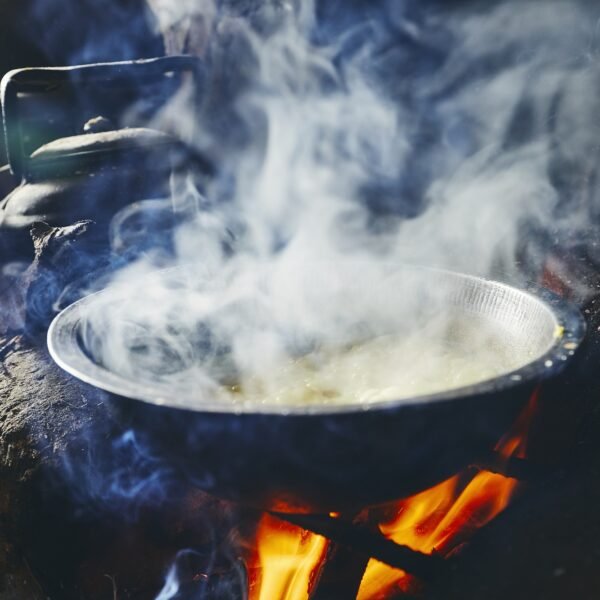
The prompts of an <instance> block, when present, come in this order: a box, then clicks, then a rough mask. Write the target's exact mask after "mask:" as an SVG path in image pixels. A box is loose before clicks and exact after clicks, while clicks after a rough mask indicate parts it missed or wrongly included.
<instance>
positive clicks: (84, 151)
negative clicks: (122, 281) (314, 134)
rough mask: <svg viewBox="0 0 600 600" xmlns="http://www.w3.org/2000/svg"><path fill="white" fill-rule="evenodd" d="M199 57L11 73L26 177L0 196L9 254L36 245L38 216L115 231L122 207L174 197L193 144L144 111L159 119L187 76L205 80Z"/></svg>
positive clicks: (12, 151) (14, 124) (9, 100)
mask: <svg viewBox="0 0 600 600" xmlns="http://www.w3.org/2000/svg"><path fill="white" fill-rule="evenodd" d="M198 65H199V61H198V59H196V58H194V57H189V56H174V57H163V58H156V59H147V60H141V61H132V62H123V63H105V64H95V65H84V66H76V67H53V68H37V69H20V70H16V71H11V72H10V73H8V74H7V75H5V77H4V78H3V80H2V87H1V96H2V109H3V120H4V132H5V138H6V150H7V155H8V162H9V165H10V171H11V173H12V174H13V176H14V177H15V178H16V180H17V181H20V183H19V184H18V187H16V188H15V189H14V191H12V193H10V194H9V195H8V196H7V197H6V198H4V200H3V201H2V202H1V203H0V248H2V250H3V256H2V258H3V259H6V258H7V256H11V255H12V256H14V257H22V256H26V255H29V254H31V252H32V246H31V240H30V238H29V229H30V228H31V225H32V224H33V223H35V222H39V221H44V222H46V223H48V224H49V225H52V226H66V225H71V224H73V223H74V222H75V221H79V220H83V219H90V220H93V221H94V222H95V223H96V226H97V228H98V229H99V230H100V231H107V229H108V225H109V223H110V221H111V219H112V218H113V216H114V215H115V214H116V213H117V212H118V211H119V210H120V209H122V208H123V207H125V206H127V205H130V204H132V203H134V202H137V201H140V200H145V199H148V198H167V197H169V195H170V178H171V175H172V173H173V169H176V168H178V167H177V165H176V163H178V164H179V165H181V163H182V162H184V159H183V158H182V157H183V155H184V153H185V148H184V146H183V144H182V143H181V142H180V140H178V139H176V138H175V137H173V136H172V135H170V134H168V133H165V132H163V131H159V130H158V129H152V128H149V127H145V126H142V125H137V124H136V120H137V122H143V119H146V120H148V121H150V122H152V114H154V113H155V112H156V111H157V110H159V109H160V107H161V105H163V104H164V103H165V102H166V100H167V99H168V96H169V94H172V93H174V90H175V89H176V88H177V86H178V85H180V84H181V81H180V79H181V78H182V77H186V76H187V77H189V76H190V74H191V78H192V82H193V85H194V88H195V89H196V90H197V87H198V80H199V73H200V70H199V66H198ZM149 90H150V91H149ZM151 98H152V99H153V100H154V106H153V105H152V102H151V101H150V99H151ZM131 106H135V107H136V111H135V113H134V111H132V109H131ZM66 107H67V110H65V108H66ZM127 111H129V112H127ZM132 114H133V116H132ZM123 115H125V117H126V118H125V119H124V118H123ZM124 121H125V122H126V123H127V125H126V126H125V127H122V126H121V127H119V126H120V125H122V123H123V122H124ZM65 134H66V135H65ZM195 158H196V162H198V160H197V159H198V157H195ZM205 166H206V168H207V169H208V165H207V164H206V165H205Z"/></svg>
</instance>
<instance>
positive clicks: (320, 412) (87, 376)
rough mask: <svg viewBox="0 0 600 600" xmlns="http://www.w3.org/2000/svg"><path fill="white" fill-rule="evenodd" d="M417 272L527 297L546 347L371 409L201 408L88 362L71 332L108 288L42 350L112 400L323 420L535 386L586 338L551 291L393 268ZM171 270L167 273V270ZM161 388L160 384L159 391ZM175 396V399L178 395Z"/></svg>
mask: <svg viewBox="0 0 600 600" xmlns="http://www.w3.org/2000/svg"><path fill="white" fill-rule="evenodd" d="M403 267H409V268H418V269H421V270H423V271H429V272H433V273H437V274H443V275H446V276H451V277H453V278H458V279H461V280H463V281H465V282H467V281H470V282H471V283H475V284H478V285H485V286H486V287H488V288H489V287H493V288H496V289H499V290H500V289H503V290H505V291H507V292H508V293H510V294H512V295H517V296H520V297H522V298H527V299H528V301H529V302H533V303H537V304H538V305H539V306H540V307H543V308H545V309H546V310H547V311H548V312H549V313H550V314H551V315H552V317H553V318H554V320H555V322H556V327H557V335H555V337H554V340H553V343H552V345H551V346H550V347H549V348H548V350H547V351H545V352H544V353H543V354H541V355H540V356H538V357H537V358H535V359H533V360H531V361H529V362H527V363H525V364H524V365H522V366H521V367H519V368H517V369H514V370H511V371H509V372H507V373H504V374H502V375H499V376H497V377H494V378H490V379H486V380H483V381H480V382H477V383H474V384H472V385H468V386H462V387H457V388H451V389H448V390H444V391H441V392H435V393H430V394H423V395H418V396H413V397H405V398H401V399H396V400H382V401H380V402H374V403H371V404H336V405H332V404H310V405H303V406H301V405H287V406H285V405H284V406H282V405H274V404H271V405H255V406H252V407H250V406H245V405H242V404H239V405H238V404H231V405H228V404H224V403H217V402H212V403H211V402H205V403H202V404H201V406H200V405H199V404H196V405H195V406H191V405H190V404H189V403H188V404H186V403H185V402H182V401H177V400H174V398H173V397H174V396H175V397H176V396H177V395H178V392H176V391H175V392H174V393H171V394H169V393H167V392H168V390H162V389H157V388H159V387H160V386H156V385H149V384H147V383H140V382H136V381H133V380H130V379H128V378H126V377H124V376H122V375H119V374H117V373H114V372H112V371H109V370H108V369H106V368H105V367H103V366H101V365H99V364H98V363H96V362H94V361H93V360H92V359H91V358H90V357H89V356H88V354H87V353H85V352H84V351H83V349H82V348H81V346H80V344H79V343H78V342H77V339H78V336H77V329H78V327H79V325H80V322H81V315H82V312H83V310H84V308H85V307H86V306H87V305H89V304H91V303H93V302H97V301H98V297H105V296H107V295H108V296H110V294H112V293H114V290H111V289H110V288H107V289H104V290H101V291H99V292H96V293H94V294H90V295H88V296H85V297H84V298H81V299H80V300H78V301H76V302H74V303H73V304H71V305H70V306H68V307H67V308H65V309H64V310H62V311H61V312H60V313H59V314H58V315H57V316H56V317H55V318H54V319H53V321H52V323H51V325H50V327H49V329H48V333H47V346H48V351H49V353H50V356H51V357H52V359H53V360H54V362H55V363H56V364H57V365H58V366H59V367H60V368H61V369H63V370H64V371H66V372H67V373H68V374H70V375H71V376H73V377H75V378H76V379H78V380H80V381H82V382H84V383H86V384H88V385H91V386H94V387H96V388H98V389H101V390H103V391H105V392H108V393H110V394H112V395H115V396H118V397H121V398H128V399H130V400H135V401H140V402H144V403H146V404H150V405H155V406H161V407H165V408H171V409H177V410H181V411H188V412H192V413H212V414H227V415H237V416H253V415H254V416H256V415H264V416H279V417H288V416H296V417H303V416H304V417H310V416H327V415H332V416H334V415H352V414H357V413H358V414H360V413H365V412H372V411H381V410H398V409H403V408H404V409H408V408H409V407H413V408H414V407H418V406H420V405H426V404H427V405H429V404H432V403H441V402H448V401H451V400H458V399H461V398H462V399H466V398H472V397H476V396H485V395H489V394H492V393H498V392H502V391H509V390H510V389H512V388H517V387H519V386H522V385H525V384H534V383H539V382H541V381H542V380H544V379H547V378H548V377H551V376H553V375H555V374H557V373H558V372H560V371H561V370H562V369H563V368H564V367H565V366H566V365H567V364H568V363H569V362H570V360H571V358H572V357H573V355H574V354H575V352H576V350H577V349H578V348H579V346H580V344H581V342H582V341H583V339H584V337H585V333H586V324H585V320H584V318H583V315H582V314H581V311H580V310H579V309H578V308H577V307H576V306H575V305H574V304H572V303H570V302H568V301H566V300H564V299H563V298H561V297H559V296H558V295H556V294H554V293H553V292H551V291H549V290H547V289H545V288H541V287H538V286H528V287H527V289H521V288H518V287H514V286H512V285H508V284H506V283H502V282H499V281H495V280H491V279H486V278H482V277H478V276H475V275H470V274H465V273H459V272H454V271H450V270H446V269H439V268H434V267H421V266H419V267H415V266H414V265H398V268H403ZM169 270H172V269H169ZM166 386H167V384H165V387H166ZM179 395H181V394H180V393H179Z"/></svg>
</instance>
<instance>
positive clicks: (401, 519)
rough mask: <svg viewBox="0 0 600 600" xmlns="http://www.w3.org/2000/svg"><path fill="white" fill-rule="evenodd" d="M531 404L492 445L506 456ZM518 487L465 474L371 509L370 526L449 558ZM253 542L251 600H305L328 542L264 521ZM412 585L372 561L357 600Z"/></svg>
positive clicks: (522, 432) (525, 426) (520, 441)
mask: <svg viewBox="0 0 600 600" xmlns="http://www.w3.org/2000/svg"><path fill="white" fill-rule="evenodd" d="M536 404H537V392H536V393H535V394H534V395H533V396H532V398H531V401H530V403H529V406H528V407H527V409H526V410H525V411H524V412H523V414H522V415H521V417H520V418H519V420H518V421H517V423H515V426H514V427H513V430H512V431H511V432H510V433H509V434H508V435H506V436H505V437H504V438H503V439H502V440H501V441H500V442H499V444H498V445H497V447H496V451H497V452H498V453H499V454H500V455H502V456H503V457H505V458H507V459H508V458H510V457H519V458H522V457H523V455H524V453H525V446H526V437H527V432H528V430H529V425H530V423H531V419H532V417H533V414H534V412H535V407H536ZM517 486H518V482H517V481H516V480H515V479H511V478H508V477H504V476H502V475H497V474H494V473H490V472H488V471H481V472H478V473H476V474H473V473H472V472H471V471H468V472H465V473H463V474H461V475H457V476H455V477H452V478H450V479H448V480H446V481H444V482H442V483H440V484H438V485H436V486H435V487H433V488H431V489H429V490H426V491H424V492H421V493H419V494H416V495H415V496H413V497H411V498H408V499H405V500H402V501H400V502H397V503H393V504H389V505H387V506H385V507H383V508H378V509H373V510H372V511H371V512H370V520H371V522H379V523H380V525H379V529H380V531H381V532H382V533H383V535H385V536H386V537H387V538H389V539H392V540H394V541H395V542H396V543H397V544H401V545H404V546H408V547H410V548H412V549H413V550H416V551H419V552H423V553H425V554H433V553H438V554H440V555H442V556H448V555H449V554H450V553H451V552H453V551H454V550H456V549H457V548H458V547H459V546H460V545H461V544H463V543H464V542H465V541H467V540H468V538H469V536H470V535H471V534H472V533H473V532H474V531H475V530H477V529H479V528H480V527H483V526H484V525H485V524H486V523H489V521H491V520H492V519H493V518H494V517H495V516H497V515H498V514H499V513H500V512H502V511H503V510H504V509H505V508H506V507H507V506H508V503H509V502H510V500H511V498H512V496H513V494H514V492H515V489H516V488H517ZM256 539H257V551H256V552H257V555H256V565H255V566H256V573H257V575H256V577H255V579H254V581H253V582H252V584H251V589H250V600H272V599H273V598H278V599H283V600H306V599H307V598H308V597H309V595H310V591H311V588H312V586H313V585H314V583H315V581H316V578H317V576H318V573H319V570H320V568H321V567H322V564H323V562H324V560H325V555H326V552H327V546H328V542H327V540H325V539H324V538H322V537H320V536H318V535H315V534H312V533H309V532H306V531H303V530H302V529H300V528H298V527H294V526H292V525H288V524H286V523H283V522H281V521H279V520H277V519H275V518H273V517H271V516H268V515H266V516H263V518H262V519H261V522H260V524H259V528H258V531H257V538H256ZM416 585H418V582H416V581H415V580H414V579H413V578H412V577H411V576H410V575H408V574H406V573H404V572H403V571H400V570H398V569H393V568H391V567H389V566H387V565H385V564H383V563H380V562H378V561H375V560H371V561H370V562H369V565H368V567H367V570H366V572H365V575H364V577H363V580H362V584H361V587H360V591H359V594H358V600H380V599H385V598H388V597H390V596H391V595H392V594H395V593H398V592H407V591H409V590H411V589H413V588H414V587H415V586H416Z"/></svg>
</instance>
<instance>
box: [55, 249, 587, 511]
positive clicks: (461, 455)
mask: <svg viewBox="0 0 600 600" xmlns="http://www.w3.org/2000/svg"><path fill="white" fill-rule="evenodd" d="M370 269H371V267H370V265H369V264H363V263H360V262H352V261H348V262H346V263H344V264H343V265H341V264H338V263H331V264H329V263H321V264H319V265H318V266H315V267H314V269H313V268H312V267H311V266H310V265H309V266H308V267H306V269H305V274H304V275H298V277H297V279H298V281H297V288H296V289H297V290H298V293H299V294H301V293H302V290H303V289H306V287H307V286H309V285H311V286H312V287H313V288H319V287H320V284H322V283H325V282H331V280H335V284H334V285H332V288H331V289H334V288H335V292H334V295H335V296H336V298H335V303H334V304H335V307H334V309H332V310H333V312H332V313H331V315H328V314H327V310H328V309H327V308H325V303H324V302H317V303H316V308H315V310H316V311H317V312H318V311H321V312H324V313H325V315H324V316H325V318H327V319H329V320H332V319H341V321H340V323H341V328H342V329H344V328H345V329H346V330H347V331H349V330H350V329H352V327H353V324H352V322H351V320H348V321H344V318H343V315H344V313H345V312H347V311H350V308H351V307H356V306H360V307H361V308H360V310H358V312H356V315H355V317H353V320H354V325H356V324H359V325H360V327H357V328H356V331H360V332H361V333H360V335H362V336H363V337H364V335H365V331H368V335H380V334H387V333H390V332H392V333H395V334H396V335H400V336H402V335H403V334H404V333H403V332H404V331H405V329H406V328H408V329H410V330H411V331H412V332H413V333H414V332H415V331H417V332H418V331H419V330H420V329H419V328H420V327H423V331H425V330H426V326H427V322H428V321H429V320H431V319H435V318H438V317H439V315H440V314H445V313H448V314H451V315H452V319H451V320H452V326H451V327H448V328H446V329H445V332H446V333H445V335H448V336H449V338H448V343H449V344H450V347H458V346H460V345H462V350H463V351H467V352H468V351H469V348H470V346H471V345H472V341H471V338H469V336H467V337H466V338H465V339H464V340H461V337H462V336H463V334H462V333H461V331H462V330H463V329H464V330H465V331H467V330H468V331H471V332H473V331H479V330H483V329H486V330H487V331H488V334H487V338H486V341H485V342H484V344H485V347H486V349H487V350H488V351H489V350H490V349H492V351H493V352H498V356H500V355H501V354H502V355H503V356H505V357H506V356H509V359H510V360H509V362H508V363H507V364H508V366H507V367H505V368H504V369H503V370H502V372H501V373H500V374H499V375H498V376H494V377H491V378H487V379H485V380H483V381H477V382H476V383H473V384H470V385H466V386H463V387H460V388H457V389H441V390H440V391H437V392H435V393H428V394H425V395H421V396H416V397H410V398H394V399H386V400H381V401H377V402H374V403H369V404H352V403H341V404H330V403H326V402H319V401H317V402H313V403H310V404H308V405H286V404H283V405H275V404H271V405H268V404H267V405H265V404H256V405H252V404H250V405H245V404H239V403H236V402H232V403H231V402H229V403H228V402H221V401H217V400H216V399H215V398H211V397H210V395H202V394H201V393H200V392H199V391H197V392H194V386H191V387H188V388H185V389H184V388H178V387H177V386H174V385H173V384H172V383H171V382H169V380H161V378H160V377H154V376H153V375H152V374H149V376H148V377H145V376H140V377H132V376H131V375H128V374H127V373H126V372H120V368H119V367H118V366H117V367H111V368H108V367H107V366H106V364H105V363H103V361H104V359H103V358H102V353H101V352H99V351H98V346H97V345H96V341H97V337H98V336H99V337H100V338H101V337H102V325H101V323H102V320H99V321H97V322H94V321H93V320H90V316H91V315H93V314H94V312H95V311H97V310H99V309H100V310H102V311H105V312H104V314H105V315H107V319H109V320H110V319H113V320H114V319H119V318H120V317H119V316H118V315H119V307H120V306H122V304H123V302H131V303H133V305H135V302H136V301H137V300H140V301H141V299H142V295H144V294H147V293H148V292H147V286H144V289H142V287H140V286H139V284H138V285H136V289H137V290H138V292H137V293H138V296H135V292H132V289H133V288H129V287H125V288H110V289H107V290H105V291H102V292H99V293H97V294H95V295H91V296H88V297H86V298H83V299H82V300H80V301H78V302H76V303H75V304H73V305H71V306H70V307H68V308H67V309H65V310H64V311H63V312H62V313H60V314H59V315H58V316H57V317H56V318H55V320H54V321H53V323H52V325H51V327H50V329H49V332H48V347H49V351H50V354H51V355H52V357H53V358H54V360H55V361H56V363H57V364H58V365H59V366H60V367H62V368H63V369H64V370H66V371H67V372H68V373H70V374H71V375H73V376H75V377H76V378H78V379H80V380H82V381H83V382H85V383H87V384H90V385H93V386H95V387H97V388H101V389H103V390H106V391H107V392H108V393H109V394H108V397H109V402H110V405H111V407H112V408H113V410H115V412H116V414H117V415H118V417H119V418H120V419H122V421H123V425H124V426H126V427H132V428H133V429H134V430H135V431H136V433H138V435H139V436H140V438H141V439H142V440H143V441H144V443H146V444H148V446H149V447H150V448H151V449H152V451H153V452H155V453H160V455H161V456H163V457H164V458H165V459H166V460H168V461H169V462H170V463H171V464H172V465H173V467H174V468H176V469H178V470H180V471H181V473H183V475H184V476H185V477H187V478H188V479H189V480H190V481H191V482H192V483H193V484H195V485H197V486H199V487H200V488H202V489H204V490H206V491H207V492H209V493H212V494H215V495H218V496H220V497H224V498H228V499H232V500H235V501H239V502H243V503H247V504H249V505H253V506H257V507H260V508H268V509H274V510H278V511H293V512H316V513H326V512H331V511H352V510H356V509H358V508H362V507H366V506H368V505H374V504H377V503H381V502H384V501H388V500H392V499H396V498H401V497H406V496H409V495H412V494H414V493H416V492H417V491H420V490H423V489H426V488H428V487H430V486H432V485H434V484H435V483H437V482H440V481H442V480H444V479H445V478H447V477H449V476H451V475H453V474H456V473H457V472H459V471H460V470H461V469H463V468H465V467H467V466H469V465H471V464H474V463H477V462H479V461H483V460H485V459H486V457H488V455H489V453H490V452H491V450H493V448H494V446H495V444H496V443H497V442H498V440H499V439H500V438H501V436H502V435H503V434H504V433H506V432H507V430H508V429H509V427H510V426H511V424H512V423H513V422H514V421H515V419H516V417H517V416H518V414H519V412H520V411H522V410H523V408H524V407H525V406H526V404H527V402H528V399H529V398H530V397H531V395H532V393H533V392H534V390H535V389H536V387H537V386H538V385H539V383H540V382H541V381H542V380H544V379H547V378H550V377H554V376H556V374H557V373H559V372H560V371H561V369H563V368H564V367H565V365H567V364H568V363H569V361H570V360H571V359H572V356H573V355H574V353H575V351H576V349H577V347H578V346H579V344H580V342H581V340H582V338H583V335H584V330H585V325H584V321H583V319H582V316H581V315H580V313H579V311H578V310H577V309H576V308H574V307H573V306H571V305H569V304H567V303H566V302H565V301H563V300H561V299H560V298H558V297H556V296H554V295H552V294H550V293H549V292H546V291H539V290H538V291H535V292H533V293H532V292H527V291H522V290H519V289H516V288H514V287H511V286H508V285H505V284H502V283H498V282H494V281H488V280H485V279H481V278H477V277H473V276H469V275H464V274H458V273H452V272H448V271H440V270H436V269H429V268H420V267H408V266H393V265H387V266H386V268H385V273H384V276H383V277H380V276H378V277H377V278H370V276H369V272H370ZM312 271H314V272H312ZM175 276H176V278H177V277H179V276H181V272H177V271H175ZM377 282H379V283H377ZM178 285H179V284H178ZM327 285H329V283H327ZM173 289H174V290H175V289H177V292H176V293H177V294H181V291H180V290H179V288H178V287H177V285H174V287H173ZM132 293H133V296H132ZM293 293H295V292H292V294H293ZM136 298H137V300H136ZM336 311H337V312H336ZM396 313H397V314H396ZM336 314H337V315H338V317H336V316H335V315H336ZM339 315H342V316H339ZM273 318H275V317H273ZM366 320H368V321H369V322H371V323H372V324H373V325H372V327H371V328H370V329H369V328H367V330H365V328H364V323H365V321H366ZM106 323H109V321H106ZM240 323H243V319H242V320H241V321H240ZM457 323H458V328H457ZM461 323H462V324H463V325H464V327H462V326H461V325H460V324H461ZM242 326H243V325H242ZM207 327H208V328H210V320H209V321H207ZM489 332H491V334H490V333H489ZM355 334H356V332H355V333H352V335H355ZM356 335H357V334H356ZM469 335H472V333H471V334H469ZM473 339H475V338H473ZM94 340H96V341H94ZM456 344H458V346H456ZM204 350H206V351H208V350H207V349H206V348H204ZM480 350H481V348H477V347H475V346H473V348H472V352H473V356H474V357H475V356H476V353H478V352H479V351H480ZM413 358H414V363H415V364H418V363H419V361H423V360H425V359H426V357H424V356H418V355H415V356H414V357H413Z"/></svg>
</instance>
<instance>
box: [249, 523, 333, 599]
mask: <svg viewBox="0 0 600 600" xmlns="http://www.w3.org/2000/svg"><path fill="white" fill-rule="evenodd" d="M256 537H257V540H258V546H257V556H256V562H257V565H258V567H259V568H258V570H257V572H256V576H255V578H254V580H253V581H251V584H250V600H274V599H277V600H307V598H308V597H309V595H310V589H311V586H312V583H313V581H314V578H315V577H316V575H317V571H318V567H319V565H320V564H321V563H322V561H323V559H324V558H325V554H326V552H327V546H328V542H327V540H326V539H325V538H323V537H321V536H319V535H315V534H313V533H309V532H307V531H304V530H302V529H299V528H298V527H295V526H293V525H289V524H287V523H285V522H283V521H280V520H279V519H276V518H274V517H272V516H270V515H269V514H265V515H263V516H262V518H261V520H260V523H259V525H258V530H257V532H256Z"/></svg>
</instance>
